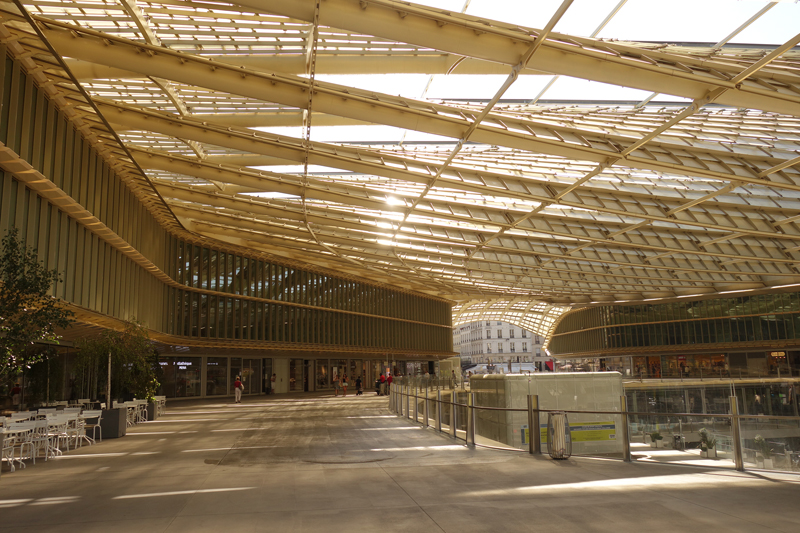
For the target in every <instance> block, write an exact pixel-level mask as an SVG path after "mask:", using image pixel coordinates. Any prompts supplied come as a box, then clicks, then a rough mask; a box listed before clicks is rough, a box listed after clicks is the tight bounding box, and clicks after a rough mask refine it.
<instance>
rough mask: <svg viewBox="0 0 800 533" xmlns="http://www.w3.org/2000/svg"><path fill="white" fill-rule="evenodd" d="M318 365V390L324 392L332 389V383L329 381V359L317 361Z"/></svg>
mask: <svg viewBox="0 0 800 533" xmlns="http://www.w3.org/2000/svg"><path fill="white" fill-rule="evenodd" d="M315 364H316V367H317V369H316V373H315V375H316V380H317V381H316V389H317V390H323V389H328V388H330V387H331V382H330V380H329V379H328V375H329V374H328V364H329V363H328V360H327V359H317V360H316V361H315Z"/></svg>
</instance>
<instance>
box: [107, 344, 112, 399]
mask: <svg viewBox="0 0 800 533" xmlns="http://www.w3.org/2000/svg"><path fill="white" fill-rule="evenodd" d="M111 407H112V404H111V352H108V387H107V388H106V409H111Z"/></svg>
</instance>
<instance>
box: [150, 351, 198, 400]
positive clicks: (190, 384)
mask: <svg viewBox="0 0 800 533" xmlns="http://www.w3.org/2000/svg"><path fill="white" fill-rule="evenodd" d="M201 362H202V358H200V357H182V358H180V359H168V360H164V361H161V362H160V364H161V369H162V370H163V371H164V374H163V378H162V379H163V383H162V390H163V392H164V394H165V395H166V396H167V397H170V398H189V397H194V396H200V371H201Z"/></svg>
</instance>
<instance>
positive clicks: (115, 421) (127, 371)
mask: <svg viewBox="0 0 800 533" xmlns="http://www.w3.org/2000/svg"><path fill="white" fill-rule="evenodd" d="M76 346H77V348H78V358H77V361H76V367H78V368H81V369H82V370H83V371H85V372H87V373H88V374H90V375H94V376H96V378H95V380H94V381H95V391H94V393H95V394H98V395H100V394H102V395H103V396H104V397H105V399H106V411H105V412H104V413H103V418H102V419H101V425H102V426H103V438H118V437H124V436H125V433H126V426H127V423H126V419H127V413H126V409H125V408H114V406H113V400H114V399H117V398H120V399H123V398H124V399H131V398H132V397H139V398H147V399H151V398H152V396H153V395H154V394H155V391H156V390H157V388H158V385H159V384H158V379H157V376H158V372H159V371H160V369H159V365H158V355H157V353H155V352H154V350H153V345H152V343H151V341H150V339H149V337H148V334H147V330H146V329H145V328H144V326H142V325H141V324H139V323H138V322H136V321H131V322H125V323H124V326H123V329H122V331H115V330H105V331H103V332H102V333H100V335H98V336H96V337H89V338H84V339H80V340H79V341H78V342H77V343H76ZM103 389H105V390H104V391H103Z"/></svg>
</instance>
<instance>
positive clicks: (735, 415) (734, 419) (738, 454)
mask: <svg viewBox="0 0 800 533" xmlns="http://www.w3.org/2000/svg"><path fill="white" fill-rule="evenodd" d="M730 398H731V433H732V436H731V437H732V439H733V462H734V464H735V465H736V470H738V471H739V472H744V459H743V458H742V438H741V434H740V431H739V404H738V402H737V401H736V396H731V397H730Z"/></svg>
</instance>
